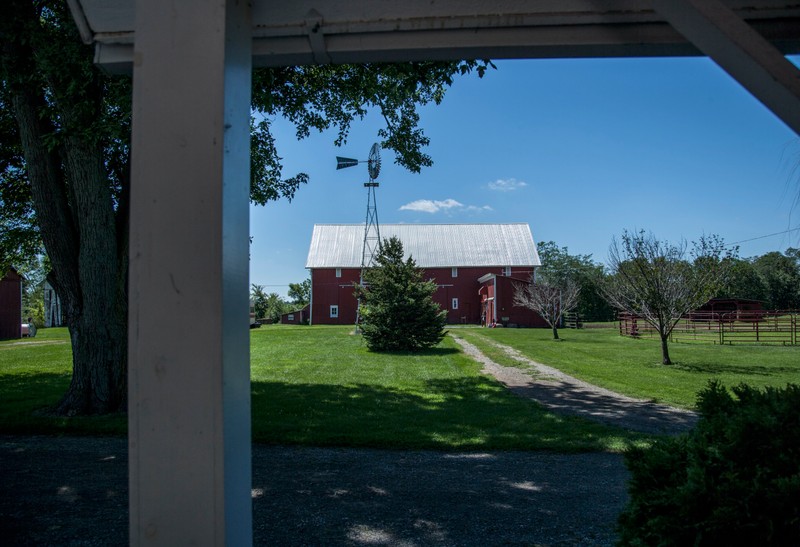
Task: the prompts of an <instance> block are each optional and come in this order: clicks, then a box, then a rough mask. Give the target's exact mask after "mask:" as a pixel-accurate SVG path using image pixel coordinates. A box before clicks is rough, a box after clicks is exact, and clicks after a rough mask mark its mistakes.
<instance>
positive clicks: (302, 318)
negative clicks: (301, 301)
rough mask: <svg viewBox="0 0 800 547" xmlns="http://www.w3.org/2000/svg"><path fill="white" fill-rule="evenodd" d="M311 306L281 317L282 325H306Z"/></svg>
mask: <svg viewBox="0 0 800 547" xmlns="http://www.w3.org/2000/svg"><path fill="white" fill-rule="evenodd" d="M309 309H310V307H309V305H308V304H306V306H305V307H304V308H302V309H299V310H295V311H290V312H288V313H284V314H283V315H281V324H283V325H305V324H307V323H308V312H309Z"/></svg>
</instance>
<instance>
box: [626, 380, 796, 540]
mask: <svg viewBox="0 0 800 547" xmlns="http://www.w3.org/2000/svg"><path fill="white" fill-rule="evenodd" d="M732 391H733V393H734V395H735V396H736V397H735V398H734V397H733V396H732V395H731V394H730V393H729V392H728V391H727V390H726V389H725V388H724V387H723V386H722V385H720V384H719V383H717V382H710V383H709V386H708V387H707V388H706V389H704V390H703V391H701V392H700V394H699V395H698V407H699V410H700V420H699V421H698V424H697V426H696V427H695V429H694V430H693V431H691V432H690V433H688V434H686V435H683V436H680V437H676V438H667V439H662V440H659V441H657V442H655V443H654V445H653V446H652V447H650V448H632V449H630V450H628V451H627V452H626V454H625V461H626V464H627V466H628V469H629V470H630V472H631V480H630V483H629V493H630V501H629V502H628V506H627V507H626V509H625V511H624V512H623V513H622V514H621V515H620V520H619V531H620V540H619V544H620V545H637V546H638V545H659V546H671V545H675V546H677V545H696V546H703V545H715V546H716V545H726V546H730V545H748V546H751V545H800V386H797V385H792V384H790V385H787V387H786V388H785V389H775V388H766V389H765V390H764V391H759V390H758V389H754V388H752V387H749V386H747V385H744V384H742V385H740V386H738V387H735V388H733V389H732Z"/></svg>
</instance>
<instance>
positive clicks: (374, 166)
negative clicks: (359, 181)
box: [336, 143, 381, 328]
mask: <svg viewBox="0 0 800 547" xmlns="http://www.w3.org/2000/svg"><path fill="white" fill-rule="evenodd" d="M359 163H363V161H358V160H356V159H352V158H343V157H341V156H336V169H337V170H339V169H346V168H347V167H354V166H356V165H358V164H359ZM367 171H368V172H369V182H365V183H364V188H366V189H367V218H366V221H365V222H364V242H363V244H362V246H361V274H360V277H359V284H360V285H361V286H362V287H363V286H364V270H365V269H367V268H370V267H371V266H372V265H373V263H374V261H375V256H376V255H377V254H378V253H379V252H380V249H381V229H380V225H379V224H378V206H377V204H376V202H375V189H376V188H377V187H378V186H380V183H378V181H377V180H376V179H377V178H378V175H379V174H380V172H381V151H380V147H379V146H378V144H377V143H375V144H373V145H372V148H370V149H369V159H367ZM360 317H361V302H360V301H359V309H358V311H357V312H356V328H358V321H359V319H360Z"/></svg>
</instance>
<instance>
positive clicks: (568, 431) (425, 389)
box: [0, 325, 647, 452]
mask: <svg viewBox="0 0 800 547" xmlns="http://www.w3.org/2000/svg"><path fill="white" fill-rule="evenodd" d="M251 355H252V357H251V368H252V389H253V398H252V405H253V439H254V440H255V441H256V442H265V443H277V444H309V445H330V446H371V447H384V448H387V447H388V448H431V449H442V450H451V449H465V450H490V449H520V450H554V451H562V452H569V451H594V450H614V451H618V450H621V449H622V448H624V447H625V446H626V444H627V443H629V442H646V440H647V437H645V436H642V435H638V434H631V433H628V432H624V431H620V430H617V429H612V428H608V427H604V426H600V425H597V424H593V423H589V422H586V421H584V420H581V419H577V418H563V417H558V416H555V415H553V414H551V413H549V412H545V411H544V410H542V409H541V407H539V406H538V405H536V404H534V403H531V402H529V401H525V400H522V399H519V398H518V397H516V396H514V395H511V394H510V393H509V392H508V391H507V390H506V389H505V388H503V387H502V386H501V385H499V384H498V383H497V382H495V381H494V380H492V379H490V378H487V377H484V376H482V375H480V374H479V372H478V371H479V368H480V367H479V365H477V364H476V363H475V362H474V361H472V360H471V359H469V358H467V357H466V356H464V355H463V354H462V353H461V352H460V351H459V349H458V347H457V346H456V344H455V343H454V342H453V341H452V340H451V339H449V338H447V339H445V341H444V342H443V343H442V344H441V345H440V346H439V347H437V348H434V349H432V350H429V351H427V352H424V353H421V354H376V353H371V352H369V351H367V349H366V347H365V345H364V344H363V343H362V341H361V339H360V337H358V336H354V335H353V334H352V327H341V328H339V327H297V326H279V325H275V326H268V327H262V328H260V329H256V330H253V331H251ZM70 360H71V357H70V348H69V340H68V337H67V333H66V330H65V329H47V330H41V331H40V336H37V337H36V338H35V339H32V340H22V341H8V342H0V432H5V433H11V432H13V433H77V434H124V433H125V429H126V420H125V417H124V416H112V417H105V418H80V419H76V418H70V419H66V418H51V417H48V416H45V415H41V414H40V411H41V410H42V409H44V408H46V407H48V406H50V405H53V404H55V403H56V402H57V401H58V399H59V397H60V396H61V394H62V393H63V392H64V390H65V389H66V387H67V385H68V383H69V378H70V374H69V371H70Z"/></svg>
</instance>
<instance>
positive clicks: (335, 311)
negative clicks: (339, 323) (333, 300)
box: [331, 306, 339, 319]
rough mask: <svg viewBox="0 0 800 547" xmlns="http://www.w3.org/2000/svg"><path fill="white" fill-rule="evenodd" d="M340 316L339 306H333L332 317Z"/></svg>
mask: <svg viewBox="0 0 800 547" xmlns="http://www.w3.org/2000/svg"><path fill="white" fill-rule="evenodd" d="M337 317H339V306H331V318H332V319H335V318H337Z"/></svg>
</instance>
